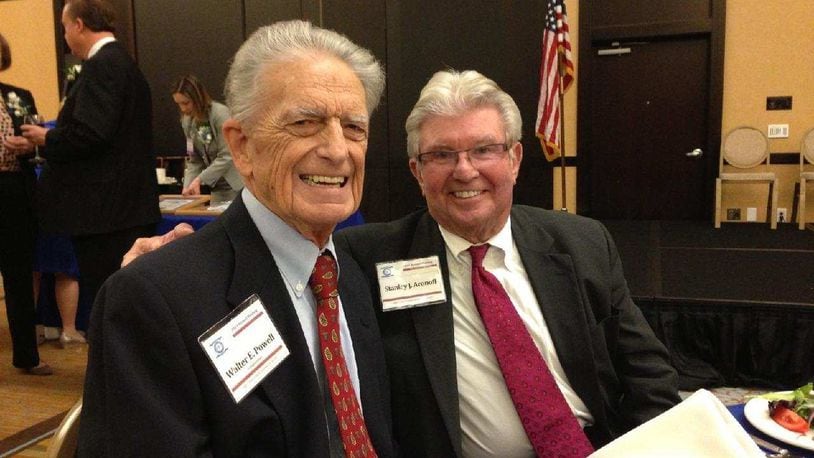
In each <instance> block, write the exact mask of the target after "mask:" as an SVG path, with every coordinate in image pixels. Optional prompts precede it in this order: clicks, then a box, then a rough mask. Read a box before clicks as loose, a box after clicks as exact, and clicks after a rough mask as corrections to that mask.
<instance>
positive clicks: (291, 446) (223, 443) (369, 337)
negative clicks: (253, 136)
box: [79, 198, 395, 458]
mask: <svg viewBox="0 0 814 458" xmlns="http://www.w3.org/2000/svg"><path fill="white" fill-rule="evenodd" d="M338 260H339V265H340V271H341V275H340V278H339V280H340V282H339V288H340V294H341V297H342V304H343V309H344V311H345V316H346V318H347V322H348V327H349V329H350V333H351V336H352V339H353V346H354V351H355V354H356V363H357V368H358V371H359V379H360V385H361V386H360V390H361V403H362V408H363V412H364V416H365V420H366V421H365V422H366V425H367V427H368V430H369V433H370V436H371V439H372V441H373V446H374V447H375V448H376V450H377V452H378V453H379V456H393V455H394V454H395V451H394V446H393V442H392V427H391V415H390V394H389V386H388V380H387V372H386V369H385V362H384V351H383V348H382V343H381V336H380V334H379V329H378V326H377V324H376V317H375V312H374V309H373V306H372V303H371V300H370V296H369V292H368V291H369V286H368V284H367V281H366V279H365V277H364V276H363V274H362V272H361V271H360V270H359V267H358V266H357V265H356V264H355V263H354V262H353V260H352V259H351V258H350V257H349V256H347V255H346V254H345V253H343V252H341V251H338ZM255 293H256V294H258V295H259V297H260V299H261V300H262V302H263V304H264V305H265V306H266V309H267V310H268V312H269V315H270V316H271V317H272V319H273V320H274V323H275V325H276V327H277V328H278V330H279V331H280V334H281V336H282V338H283V340H284V342H285V343H286V345H287V347H288V349H289V350H290V351H291V354H290V355H289V356H288V357H287V358H286V359H285V360H284V361H283V362H282V363H281V364H280V365H279V366H278V367H277V368H275V369H274V371H273V372H272V373H271V374H270V375H269V376H268V377H267V378H266V379H265V380H264V381H263V382H261V384H260V385H259V386H258V387H257V388H255V389H254V391H253V392H252V393H250V394H249V395H248V396H247V397H246V398H244V399H243V400H242V401H241V402H240V403H239V404H236V403H235V402H234V401H233V399H232V397H231V396H230V394H229V393H228V392H227V390H226V388H225V387H224V385H223V383H222V381H221V380H220V378H219V377H218V375H217V374H216V372H215V370H214V368H213V366H212V364H211V363H210V361H209V360H208V359H207V356H206V355H205V353H204V351H203V350H202V349H201V347H200V345H199V344H198V341H197V339H198V336H200V335H201V334H202V333H204V331H206V330H207V329H208V328H209V327H211V326H212V325H214V324H215V323H216V322H218V321H219V320H220V319H222V318H223V317H225V316H226V315H227V314H228V313H229V312H230V311H231V310H233V309H234V308H235V307H236V306H238V305H239V304H240V303H242V302H243V301H244V300H245V299H246V298H248V297H249V296H251V295H252V294H255ZM325 408H326V407H325V404H324V402H323V394H322V391H321V390H320V388H319V383H318V380H317V377H316V373H315V371H314V364H313V362H312V360H311V356H310V353H309V351H308V347H307V344H306V341H305V337H304V336H303V333H302V329H301V327H300V323H299V320H298V318H297V314H296V312H295V310H294V307H293V305H292V303H291V299H290V297H289V293H288V291H287V289H286V286H285V284H284V282H283V279H282V276H281V275H280V272H279V270H278V268H277V265H276V264H275V261H274V259H273V256H272V255H271V253H270V252H269V250H268V247H267V246H266V243H265V242H264V241H263V239H262V237H261V235H260V232H259V231H258V230H257V227H256V226H255V225H254V223H253V221H252V220H251V218H250V216H249V214H248V211H247V210H246V207H245V205H244V204H243V201H242V199H241V198H238V199H237V200H235V202H234V203H233V204H232V205H231V206H230V207H229V209H227V210H226V211H225V212H224V213H223V215H221V217H220V218H218V219H217V220H215V221H213V222H212V223H209V224H208V225H207V226H206V227H204V228H203V229H201V230H200V231H199V232H197V233H196V234H194V235H191V236H189V237H186V238H184V239H182V240H179V241H177V242H174V243H172V244H170V245H168V246H166V247H164V248H162V249H161V250H158V251H155V252H153V253H149V254H146V255H144V256H142V257H140V258H139V259H137V260H136V261H134V262H133V263H131V264H130V265H128V266H127V267H126V268H124V269H122V270H120V271H118V272H117V273H116V274H114V275H113V276H111V277H110V279H108V281H107V282H106V283H105V285H104V287H103V288H102V289H101V291H100V292H99V296H98V298H97V300H96V303H95V304H94V307H93V317H92V319H91V329H90V354H89V361H88V369H87V379H86V383H85V392H84V406H83V411H82V418H81V426H80V438H79V439H80V440H79V452H80V453H79V454H80V456H97V455H107V456H127V455H132V456H230V457H231V456H234V457H237V456H240V457H244V456H275V457H276V456H280V457H283V456H286V457H309V458H310V457H327V456H329V448H328V434H327V426H326V420H325V413H324V412H325Z"/></svg>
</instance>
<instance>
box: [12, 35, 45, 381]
mask: <svg viewBox="0 0 814 458" xmlns="http://www.w3.org/2000/svg"><path fill="white" fill-rule="evenodd" d="M9 66H11V50H10V48H9V45H8V42H7V41H6V39H5V37H3V35H2V34H0V71H3V70H5V69H7V68H8V67H9ZM0 95H1V96H2V103H0V136H2V139H3V141H2V144H0V215H2V217H0V274H2V275H3V288H4V290H5V302H6V316H7V317H8V325H9V331H10V332H11V346H12V349H13V352H14V356H13V359H12V363H13V364H14V366H15V367H18V368H20V369H22V370H23V371H24V372H25V373H27V374H32V375H50V374H51V373H52V371H51V368H50V366H48V365H47V364H45V363H44V362H42V361H40V357H39V353H38V351H37V335H36V331H35V327H34V326H35V319H36V314H35V311H34V287H33V284H32V278H33V277H32V271H33V262H34V240H35V237H36V222H35V219H34V210H33V198H32V196H33V189H34V169H33V167H32V166H31V164H30V163H29V161H28V159H30V157H31V156H32V154H31V152H32V151H33V145H32V144H31V143H30V142H29V141H28V140H26V139H25V138H23V137H22V136H21V132H20V126H21V125H22V124H23V118H24V117H25V115H26V114H35V113H36V112H37V107H36V106H35V105H34V98H33V97H32V96H31V93H30V92H28V91H27V90H25V89H22V88H19V87H15V86H11V85H8V84H3V83H0Z"/></svg>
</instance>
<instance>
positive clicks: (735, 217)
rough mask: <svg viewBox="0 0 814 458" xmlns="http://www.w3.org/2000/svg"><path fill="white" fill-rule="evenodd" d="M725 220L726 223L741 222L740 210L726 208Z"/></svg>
mask: <svg viewBox="0 0 814 458" xmlns="http://www.w3.org/2000/svg"><path fill="white" fill-rule="evenodd" d="M726 220H727V221H740V220H741V209H740V208H727V209H726Z"/></svg>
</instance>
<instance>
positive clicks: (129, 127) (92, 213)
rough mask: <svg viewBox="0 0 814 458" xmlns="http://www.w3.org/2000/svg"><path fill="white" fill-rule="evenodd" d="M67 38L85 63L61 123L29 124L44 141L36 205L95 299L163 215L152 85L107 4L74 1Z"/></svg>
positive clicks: (30, 133)
mask: <svg viewBox="0 0 814 458" xmlns="http://www.w3.org/2000/svg"><path fill="white" fill-rule="evenodd" d="M62 26H63V27H64V29H65V41H66V42H67V43H68V46H69V47H70V48H71V51H72V52H73V54H74V55H75V56H77V57H79V58H81V59H83V60H84V62H83V64H82V72H81V73H80V75H79V77H78V78H77V80H76V81H75V83H74V85H73V87H72V88H71V90H70V91H69V93H68V94H67V97H66V99H65V103H64V105H63V107H62V109H61V110H60V112H59V116H58V118H57V124H56V127H55V128H53V129H50V130H48V131H46V130H45V129H44V128H42V127H37V126H27V127H26V129H25V132H24V135H25V136H26V137H28V138H29V139H30V140H32V141H33V142H34V143H36V144H39V145H42V144H45V145H46V154H45V156H46V158H47V160H48V166H47V167H46V169H45V170H44V172H43V175H42V178H41V186H40V194H39V197H40V198H39V200H38V204H39V205H40V208H41V215H42V221H41V224H42V226H43V227H44V228H45V229H46V230H47V231H48V232H53V233H66V234H69V235H71V236H72V238H73V244H74V249H75V252H76V257H77V261H78V263H79V270H80V272H81V276H82V288H87V289H89V290H90V291H91V292H92V294H93V295H94V296H95V295H96V292H97V291H98V289H99V287H100V286H101V285H102V283H103V282H104V281H105V279H106V278H107V277H108V276H109V275H110V274H111V273H113V272H115V271H116V270H117V269H118V268H119V264H120V262H121V257H122V255H123V254H124V253H125V251H127V249H128V247H130V245H132V244H133V241H134V240H136V238H138V237H144V236H147V235H152V234H153V233H155V223H157V222H158V221H159V220H160V219H161V214H160V212H159V209H158V183H157V181H156V176H155V154H154V152H153V144H152V105H151V103H152V102H151V99H150V88H149V86H148V85H147V81H146V80H145V78H144V75H142V73H141V71H140V70H139V69H138V67H137V66H136V63H135V62H134V61H133V59H132V58H131V57H130V56H129V55H128V53H127V50H126V49H125V48H124V47H123V46H122V45H121V44H120V43H118V42H117V41H116V39H115V38H114V36H113V32H114V30H115V29H114V25H113V9H112V8H111V6H110V4H109V3H108V2H107V1H103V0H69V1H67V2H66V3H65V7H64V8H63V10H62Z"/></svg>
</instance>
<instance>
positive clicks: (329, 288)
mask: <svg viewBox="0 0 814 458" xmlns="http://www.w3.org/2000/svg"><path fill="white" fill-rule="evenodd" d="M308 285H309V286H310V287H311V290H312V291H313V292H314V296H316V297H317V299H328V298H329V297H335V296H337V295H338V294H339V292H338V291H337V288H336V261H335V260H334V258H333V256H331V253H330V252H329V251H323V252H322V253H321V254H320V255H319V256H317V262H316V264H315V265H314V270H313V271H311V278H310V279H309V280H308Z"/></svg>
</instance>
